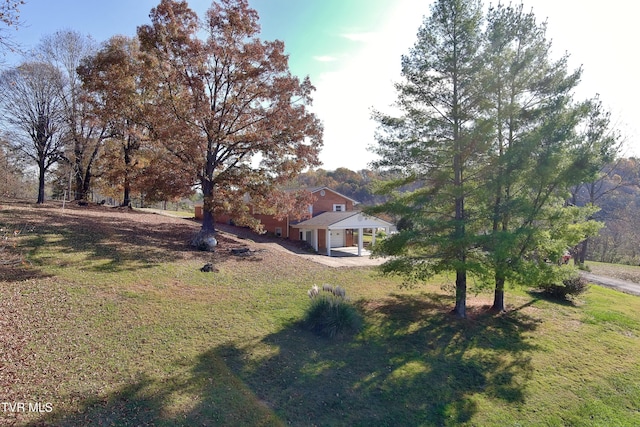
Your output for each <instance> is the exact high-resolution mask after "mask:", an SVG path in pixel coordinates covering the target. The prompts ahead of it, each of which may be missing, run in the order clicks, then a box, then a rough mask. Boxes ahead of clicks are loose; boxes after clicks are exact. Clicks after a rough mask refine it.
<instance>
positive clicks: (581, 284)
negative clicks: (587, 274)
mask: <svg viewBox="0 0 640 427" xmlns="http://www.w3.org/2000/svg"><path fill="white" fill-rule="evenodd" d="M588 289H589V283H588V282H587V281H586V280H585V279H584V278H583V277H582V276H571V277H569V278H567V279H564V280H563V281H562V284H561V285H559V284H556V283H550V284H546V285H543V286H542V292H543V293H545V294H547V295H549V296H551V297H554V298H564V299H566V298H568V297H575V296H578V295H580V294H583V293H585V292H586V291H587V290H588Z"/></svg>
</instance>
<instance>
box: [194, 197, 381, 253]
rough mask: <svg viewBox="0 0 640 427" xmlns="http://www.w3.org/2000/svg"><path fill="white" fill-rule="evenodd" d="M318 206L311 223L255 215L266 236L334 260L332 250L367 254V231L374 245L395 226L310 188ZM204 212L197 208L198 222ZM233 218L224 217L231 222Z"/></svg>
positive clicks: (310, 216)
mask: <svg viewBox="0 0 640 427" xmlns="http://www.w3.org/2000/svg"><path fill="white" fill-rule="evenodd" d="M306 191H309V192H310V193H311V194H312V196H313V200H314V202H313V203H312V204H310V205H309V214H308V217H307V219H303V220H300V221H294V220H292V219H291V218H284V219H281V220H279V219H277V218H276V216H274V215H265V214H260V213H254V214H253V216H254V217H255V218H256V219H258V220H260V222H261V223H262V226H263V229H264V230H265V232H267V233H270V234H273V235H275V236H279V237H283V238H286V239H290V240H298V241H305V242H307V244H309V246H311V247H312V248H313V249H314V250H315V251H316V252H319V253H326V254H327V255H328V256H331V250H332V249H334V248H342V247H348V246H357V247H358V256H361V255H362V254H363V246H364V242H363V234H364V231H365V230H367V231H369V230H370V231H371V234H372V236H373V237H372V239H373V241H372V243H375V236H376V232H377V231H378V230H384V231H385V232H387V233H388V232H389V231H390V230H391V228H393V225H392V224H391V223H389V222H387V221H384V220H382V219H380V218H376V217H373V216H371V215H366V214H364V213H362V212H361V211H360V210H359V209H358V208H357V206H358V204H359V203H358V202H357V201H355V200H353V199H352V198H350V197H347V196H345V195H344V194H340V193H338V192H337V191H334V190H332V189H330V188H328V187H315V188H308V189H306ZM201 215H202V208H201V207H199V206H196V219H198V218H199V216H200V217H201ZM231 220H232V219H231V218H225V217H220V221H223V222H229V221H231Z"/></svg>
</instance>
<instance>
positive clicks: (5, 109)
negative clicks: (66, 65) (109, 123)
mask: <svg viewBox="0 0 640 427" xmlns="http://www.w3.org/2000/svg"><path fill="white" fill-rule="evenodd" d="M64 85H65V83H64V77H63V76H62V74H61V73H60V71H59V70H58V69H57V68H56V67H53V66H52V65H50V64H47V63H42V62H26V63H23V64H22V65H20V66H18V67H16V68H12V69H9V70H7V71H5V72H3V73H2V74H0V120H1V121H2V125H3V127H4V129H5V132H6V138H7V140H8V142H9V145H10V146H11V148H12V150H13V151H15V152H16V153H19V154H21V155H22V156H23V157H25V158H28V159H30V160H32V161H33V162H35V163H36V164H37V167H38V203H43V202H44V199H45V193H44V186H45V174H46V173H47V171H48V170H49V169H50V168H51V166H53V165H54V164H55V163H56V162H58V161H59V160H60V159H61V157H62V150H63V145H64V138H63V130H64V106H63V101H62V97H61V92H62V90H63V88H64Z"/></svg>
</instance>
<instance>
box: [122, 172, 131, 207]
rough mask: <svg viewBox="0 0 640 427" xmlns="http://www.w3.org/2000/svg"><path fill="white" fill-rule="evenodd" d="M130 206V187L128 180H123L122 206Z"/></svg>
mask: <svg viewBox="0 0 640 427" xmlns="http://www.w3.org/2000/svg"><path fill="white" fill-rule="evenodd" d="M130 204H131V186H130V185H129V180H128V179H126V178H125V182H124V195H123V198H122V206H129V205H130Z"/></svg>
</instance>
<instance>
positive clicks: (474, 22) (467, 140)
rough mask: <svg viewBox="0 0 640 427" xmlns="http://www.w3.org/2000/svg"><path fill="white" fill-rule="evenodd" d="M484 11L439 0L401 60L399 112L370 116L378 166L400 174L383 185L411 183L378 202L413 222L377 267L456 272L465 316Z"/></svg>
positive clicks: (385, 248)
mask: <svg viewBox="0 0 640 427" xmlns="http://www.w3.org/2000/svg"><path fill="white" fill-rule="evenodd" d="M481 21H482V9H481V5H480V3H479V2H478V1H475V0H439V1H437V2H436V3H435V4H434V5H433V6H432V9H431V15H430V16H429V17H427V18H426V19H425V21H424V23H423V25H422V27H421V28H420V30H419V32H418V40H417V42H416V43H415V45H414V47H413V49H411V51H410V52H409V54H408V55H406V56H404V57H403V58H402V76H403V78H404V81H403V82H402V83H399V84H397V85H396V90H397V92H398V101H397V107H398V108H399V110H400V111H401V112H402V115H401V116H400V117H394V116H390V115H385V114H382V113H376V114H375V118H376V119H377V120H378V122H379V123H380V132H379V134H378V145H377V147H376V149H375V151H376V153H377V154H378V155H380V157H381V160H380V161H379V162H377V164H376V166H377V167H380V168H383V169H391V170H397V171H398V172H400V173H401V174H403V177H402V178H401V179H399V180H397V181H394V182H392V183H389V184H388V185H387V190H388V191H389V192H392V190H394V189H397V188H399V187H401V186H404V185H412V186H413V187H414V188H417V189H416V190H415V191H412V192H405V193H403V194H401V195H397V197H395V198H394V199H393V200H392V201H391V202H389V203H388V204H386V205H384V206H383V207H381V208H380V209H379V210H384V211H387V212H390V213H393V214H395V215H397V216H400V217H403V218H404V219H405V223H407V224H411V226H410V227H406V228H404V229H403V230H402V231H401V232H400V233H399V234H397V235H395V236H393V237H391V238H390V239H388V240H386V241H385V242H384V243H383V244H382V245H380V246H379V247H378V248H377V251H378V253H380V254H386V255H393V256H394V258H393V260H392V261H389V262H387V263H386V264H385V266H384V267H383V269H384V271H387V272H400V273H402V274H404V275H405V276H407V277H409V278H411V279H422V278H424V277H426V276H427V275H429V274H431V273H434V272H440V271H454V272H455V274H456V305H455V308H454V312H455V313H456V314H457V315H458V316H460V317H465V316H466V293H467V273H468V272H469V271H470V270H473V269H474V265H475V262H474V252H475V249H474V240H475V236H476V235H477V233H478V228H477V224H476V223H475V219H474V216H473V214H472V212H471V211H470V210H469V208H468V207H467V202H468V199H469V198H473V195H474V191H475V190H476V188H475V184H474V175H475V174H476V173H478V169H479V168H482V167H484V160H483V157H484V154H485V153H486V148H485V146H484V139H483V138H481V137H479V134H480V131H481V129H480V128H479V127H478V122H477V120H476V117H477V116H478V111H479V107H480V101H481V99H482V98H481V95H482V90H481V87H479V86H478V82H479V80H480V77H479V73H480V71H481V67H480V65H481V64H480V62H479V57H478V54H479V52H480V46H481Z"/></svg>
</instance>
